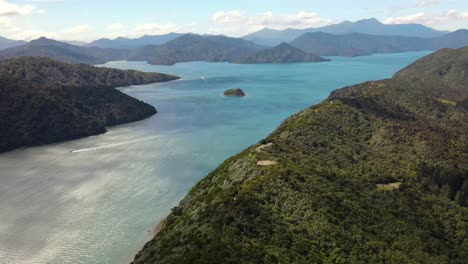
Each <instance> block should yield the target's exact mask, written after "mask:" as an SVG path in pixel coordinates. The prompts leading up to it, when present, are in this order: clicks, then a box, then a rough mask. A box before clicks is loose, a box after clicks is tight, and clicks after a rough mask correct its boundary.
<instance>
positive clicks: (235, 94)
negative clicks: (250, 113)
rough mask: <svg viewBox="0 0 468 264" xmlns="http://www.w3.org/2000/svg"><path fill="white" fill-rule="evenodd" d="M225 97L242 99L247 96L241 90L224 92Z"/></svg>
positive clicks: (235, 89)
mask: <svg viewBox="0 0 468 264" xmlns="http://www.w3.org/2000/svg"><path fill="white" fill-rule="evenodd" d="M224 96H230V97H242V96H245V92H244V91H243V90H242V89H240V88H234V89H228V90H226V91H224Z"/></svg>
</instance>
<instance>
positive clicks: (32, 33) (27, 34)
mask: <svg viewBox="0 0 468 264" xmlns="http://www.w3.org/2000/svg"><path fill="white" fill-rule="evenodd" d="M40 37H46V38H53V39H58V38H57V37H58V35H57V34H56V33H54V32H47V31H41V30H19V31H18V32H16V33H14V34H13V35H12V38H13V39H21V40H26V41H30V40H33V39H37V38H40Z"/></svg>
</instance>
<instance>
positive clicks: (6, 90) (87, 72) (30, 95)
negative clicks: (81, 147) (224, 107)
mask: <svg viewBox="0 0 468 264" xmlns="http://www.w3.org/2000/svg"><path fill="white" fill-rule="evenodd" d="M176 78H177V77H175V76H171V75H164V74H159V73H143V72H138V71H122V70H115V69H105V68H96V67H91V66H85V65H68V64H64V63H60V62H56V61H52V60H50V59H45V58H21V59H12V60H8V61H3V62H0V152H3V151H8V150H12V149H15V148H18V147H21V146H32V145H41V144H47V143H52V142H57V141H63V140H69V139H75V138H80V137H85V136H90V135H96V134H100V133H104V132H106V129H105V127H106V126H112V125H117V124H122V123H128V122H132V121H137V120H141V119H144V118H146V117H149V116H151V115H153V114H155V113H156V109H154V107H153V106H151V105H148V104H146V103H144V102H141V101H139V100H137V99H135V98H132V97H130V96H128V95H126V94H124V93H122V92H120V91H119V90H117V89H115V88H114V87H116V86H120V85H131V84H145V83H150V82H159V81H168V80H173V79H176Z"/></svg>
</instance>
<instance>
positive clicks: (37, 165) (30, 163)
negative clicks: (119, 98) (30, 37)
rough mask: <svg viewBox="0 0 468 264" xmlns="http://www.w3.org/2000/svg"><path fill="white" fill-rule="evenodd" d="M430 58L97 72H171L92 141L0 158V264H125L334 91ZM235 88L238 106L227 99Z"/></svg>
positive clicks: (142, 89) (139, 91)
mask: <svg viewBox="0 0 468 264" xmlns="http://www.w3.org/2000/svg"><path fill="white" fill-rule="evenodd" d="M426 54H428V52H413V53H400V54H385V55H374V56H367V57H358V58H341V57H332V58H331V59H332V62H325V63H304V64H288V65H234V64H228V63H204V62H193V63H182V64H177V65H175V66H171V67H167V66H152V65H148V64H146V63H143V62H110V63H107V64H106V65H105V66H108V67H116V68H122V69H138V70H143V71H161V72H166V73H172V74H177V75H179V76H181V77H182V79H181V80H178V81H174V82H169V83H161V84H151V85H143V86H132V87H125V88H121V90H122V91H123V92H125V93H127V94H129V95H131V96H134V97H136V98H139V99H141V100H144V101H146V102H148V103H150V104H152V105H154V106H155V107H156V108H157V109H158V111H159V113H158V114H157V115H155V116H153V117H151V118H148V119H146V120H143V121H140V122H136V123H132V124H127V125H122V126H118V127H113V128H110V129H109V132H108V133H106V134H103V135H99V136H93V137H89V138H85V139H80V140H75V141H69V142H65V143H59V144H53V145H47V146H42V147H34V148H26V149H20V150H16V151H13V152H9V153H6V154H1V155H0V263H127V262H129V261H130V260H131V259H132V257H133V255H134V254H135V253H136V252H137V251H138V250H139V249H140V248H141V247H142V245H143V244H144V243H145V241H147V240H148V239H149V238H150V237H151V235H152V233H153V229H154V227H155V225H156V224H157V223H158V222H159V221H160V220H161V219H162V218H164V217H165V216H166V215H167V214H168V212H169V211H170V208H171V207H173V206H175V205H177V203H178V202H179V201H180V200H181V199H182V198H183V196H184V195H185V194H186V193H187V191H188V190H189V189H190V188H191V187H192V186H193V185H194V184H195V183H196V182H197V181H199V180H200V179H201V178H202V177H203V176H204V175H206V174H207V173H208V172H210V171H211V170H212V169H214V168H215V167H216V166H217V165H218V164H220V163H221V162H222V161H223V160H225V159H226V158H228V157H229V156H231V155H233V154H235V153H237V152H239V151H241V150H242V149H244V148H245V147H247V146H249V145H251V144H254V143H256V142H257V141H259V140H260V139H262V138H263V137H265V136H266V135H268V133H270V132H271V131H272V130H274V129H275V127H277V126H278V125H279V124H280V123H281V121H282V120H283V119H284V118H286V117H288V116H289V115H291V114H293V113H295V112H297V111H299V110H302V109H304V108H306V107H308V106H310V105H313V104H315V103H318V102H320V101H321V100H323V99H324V98H326V97H327V96H328V95H329V93H330V92H331V91H332V90H334V89H337V88H341V87H343V86H346V85H352V84H356V83H360V82H363V81H367V80H376V79H382V78H388V77H390V76H392V74H394V73H395V72H396V71H397V70H398V69H401V68H402V67H404V66H406V65H408V64H409V63H411V62H413V61H414V60H416V59H418V58H420V57H422V56H424V55H426ZM233 87H240V88H242V89H244V90H245V91H246V93H247V97H245V98H225V97H223V96H222V93H223V91H224V90H225V89H228V88H233Z"/></svg>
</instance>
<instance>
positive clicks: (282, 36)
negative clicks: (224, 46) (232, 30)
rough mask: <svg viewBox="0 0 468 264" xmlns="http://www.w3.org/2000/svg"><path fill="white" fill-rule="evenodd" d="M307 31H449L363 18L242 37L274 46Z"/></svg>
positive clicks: (431, 34) (405, 33)
mask: <svg viewBox="0 0 468 264" xmlns="http://www.w3.org/2000/svg"><path fill="white" fill-rule="evenodd" d="M309 32H324V33H329V34H335V35H343V34H351V33H362V34H369V35H382V36H406V37H420V38H433V37H439V36H442V35H445V34H447V33H449V32H448V31H438V30H435V29H432V28H429V27H426V26H423V25H419V24H399V25H387V24H383V23H381V22H380V21H378V20H377V19H375V18H371V19H363V20H359V21H356V22H350V21H344V22H341V23H339V24H334V25H328V26H324V27H319V28H307V29H285V30H275V29H269V28H265V29H262V30H260V31H257V32H254V33H251V34H249V35H246V36H244V37H243V38H244V39H247V40H250V41H252V42H255V43H257V44H259V45H264V46H274V45H277V44H279V43H281V42H290V41H292V40H294V39H295V38H297V37H299V36H301V35H303V34H305V33H309Z"/></svg>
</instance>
